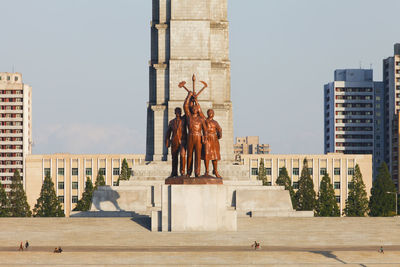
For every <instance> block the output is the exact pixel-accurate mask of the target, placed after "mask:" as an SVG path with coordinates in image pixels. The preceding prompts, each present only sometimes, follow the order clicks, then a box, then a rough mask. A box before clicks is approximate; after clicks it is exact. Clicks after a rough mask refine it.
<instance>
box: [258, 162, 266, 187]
mask: <svg viewBox="0 0 400 267" xmlns="http://www.w3.org/2000/svg"><path fill="white" fill-rule="evenodd" d="M257 180H261V181H262V182H263V185H267V172H266V170H265V167H264V159H261V160H260V165H259V166H258V174H257Z"/></svg>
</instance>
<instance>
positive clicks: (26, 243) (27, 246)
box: [25, 240, 29, 250]
mask: <svg viewBox="0 0 400 267" xmlns="http://www.w3.org/2000/svg"><path fill="white" fill-rule="evenodd" d="M28 248H29V242H28V240H26V242H25V249H26V250H28Z"/></svg>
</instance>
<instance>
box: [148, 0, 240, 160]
mask: <svg viewBox="0 0 400 267" xmlns="http://www.w3.org/2000/svg"><path fill="white" fill-rule="evenodd" d="M227 9H228V6H227V0H207V1H199V0H153V16H152V22H151V60H150V62H149V63H150V67H149V73H150V75H149V76H150V77H149V80H150V81H149V102H148V108H147V141H146V160H148V161H153V160H154V161H160V160H166V159H167V156H168V149H167V148H166V147H165V145H164V137H165V133H166V130H167V126H168V121H169V120H171V119H173V118H174V117H175V115H174V109H175V108H176V107H181V108H182V106H183V102H184V100H185V98H186V95H187V92H186V91H185V90H184V89H183V88H178V84H179V82H181V81H183V80H184V81H186V82H187V86H188V88H191V86H192V75H193V74H196V76H197V86H196V88H197V90H199V89H201V88H199V87H200V86H201V84H200V83H199V81H200V80H202V81H205V82H207V83H208V88H207V89H205V90H204V91H203V93H202V94H201V95H200V96H199V102H200V105H201V107H202V109H203V112H204V113H205V112H206V111H207V109H209V108H212V109H214V112H215V120H216V121H218V123H219V124H220V125H221V127H222V131H223V134H222V139H221V140H220V146H221V157H222V160H233V159H234V154H233V122H232V102H231V95H230V60H229V23H228V17H227Z"/></svg>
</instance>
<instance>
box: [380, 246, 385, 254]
mask: <svg viewBox="0 0 400 267" xmlns="http://www.w3.org/2000/svg"><path fill="white" fill-rule="evenodd" d="M379 253H382V254H385V252H384V251H383V247H382V246H381V248H380V249H379Z"/></svg>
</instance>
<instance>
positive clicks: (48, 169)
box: [44, 168, 50, 176]
mask: <svg viewBox="0 0 400 267" xmlns="http://www.w3.org/2000/svg"><path fill="white" fill-rule="evenodd" d="M44 175H45V176H47V175H48V176H50V168H44Z"/></svg>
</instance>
